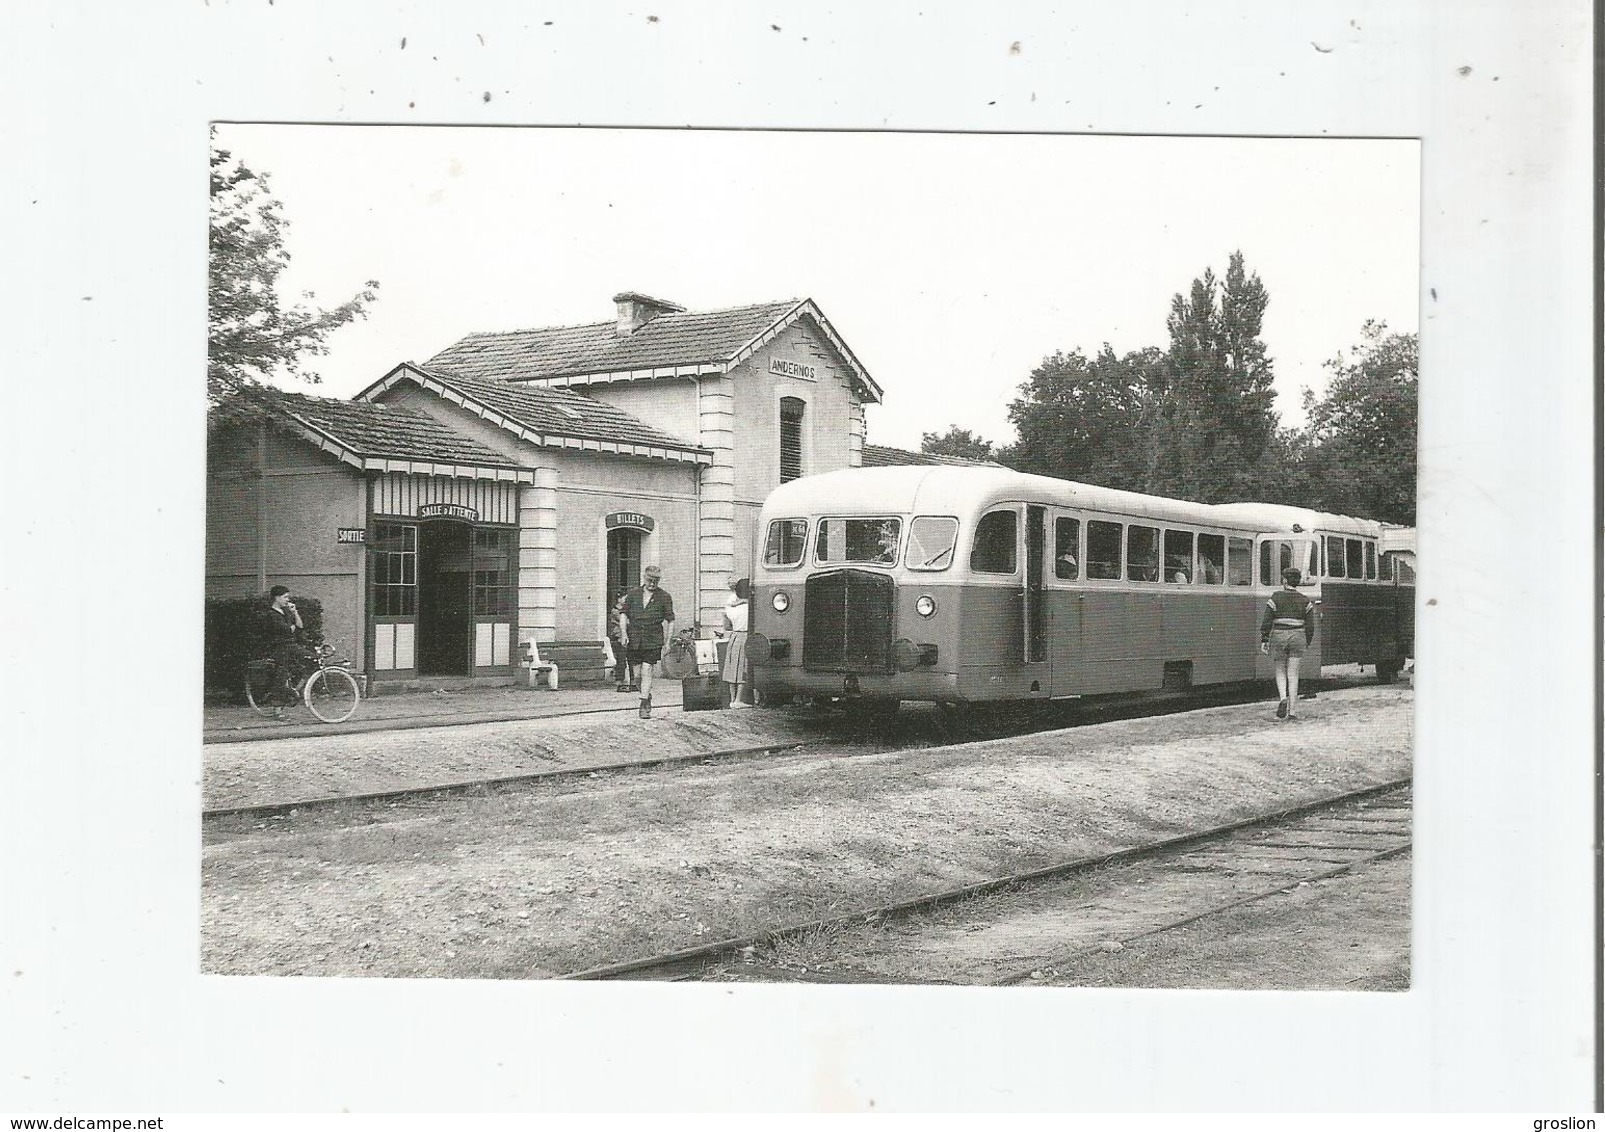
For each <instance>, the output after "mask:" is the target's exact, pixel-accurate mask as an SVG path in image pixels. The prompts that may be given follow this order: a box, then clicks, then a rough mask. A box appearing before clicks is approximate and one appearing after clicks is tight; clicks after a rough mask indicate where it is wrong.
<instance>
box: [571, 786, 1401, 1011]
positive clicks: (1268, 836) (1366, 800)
mask: <svg viewBox="0 0 1605 1132" xmlns="http://www.w3.org/2000/svg"><path fill="white" fill-rule="evenodd" d="M1409 802H1410V779H1409V778H1402V779H1397V780H1395V781H1391V782H1387V783H1383V784H1380V785H1377V786H1372V787H1367V788H1365V789H1362V790H1355V791H1349V792H1346V793H1343V794H1339V795H1335V796H1333V797H1329V798H1324V799H1321V800H1320V801H1317V802H1312V803H1309V804H1306V805H1303V806H1298V807H1295V808H1292V809H1285V810H1280V811H1277V812H1275V813H1270V814H1263V815H1259V816H1257V817H1254V818H1249V819H1245V820H1243V821H1238V822H1232V823H1229V824H1226V825H1221V826H1217V827H1215V828H1212V829H1207V830H1201V831H1198V832H1195V833H1190V834H1185V835H1182V836H1179V837H1174V838H1169V839H1166V840H1163V841H1158V842H1153V843H1150V844H1146V845H1139V846H1133V847H1131V848H1129V849H1123V850H1120V851H1117V852H1114V853H1108V854H1103V855H1099V856H1095V857H1083V858H1077V859H1074V860H1069V861H1064V862H1060V863H1058V864H1054V865H1050V866H1047V867H1044V868H1038V869H1032V870H1030V871H1027V872H1021V873H1015V874H1012V875H1010V876H1003V877H997V878H994V879H991V880H987V881H982V882H979V883H976V884H969V885H964V886H962V887H958V888H952V889H947V890H944V891H941V892H933V893H928V894H926V895H923V896H918V897H915V898H912V899H909V900H903V901H899V902H897V903H895V904H887V905H882V906H878V907H872V908H862V909H858V910H855V911H853V912H849V913H847V914H845V915H840V916H834V917H829V918H826V919H819V920H812V921H808V922H805V923H797V924H790V925H786V926H783V927H777V928H774V929H771V930H768V931H765V932H763V933H761V934H758V935H752V936H747V937H743V938H740V939H724V940H718V941H715V942H712V943H707V944H702V945H699V946H697V947H691V948H684V949H681V950H677V951H673V952H668V953H665V954H661V955H654V956H648V957H644V958H641V959H637V960H632V961H629V962H623V963H614V964H610V965H607V966H603V967H594V968H590V969H588V970H583V971H575V972H572V973H570V974H568V975H566V976H564V978H567V979H576V980H616V979H633V980H643V981H677V982H683V981H699V980H705V979H709V978H715V979H732V980H739V979H741V978H742V967H744V966H746V965H748V964H756V963H757V962H758V956H759V955H761V954H773V953H775V952H776V951H777V950H778V949H779V948H780V947H782V946H783V945H784V944H785V943H786V942H787V941H793V940H800V939H810V938H812V939H818V938H826V937H829V936H831V935H832V933H835V932H841V931H844V930H845V931H851V930H854V929H858V928H861V927H865V926H884V925H887V924H892V923H907V922H908V921H910V920H911V919H914V918H916V917H919V916H921V915H922V914H926V913H932V912H935V911H937V910H940V909H943V908H946V907H949V906H953V905H957V904H959V903H960V902H963V901H967V900H973V899H975V898H977V897H982V896H985V895H988V894H992V893H1000V892H1010V893H1021V892H1027V891H1029V890H1031V889H1034V888H1035V889H1041V888H1047V887H1052V886H1058V885H1063V884H1064V883H1065V882H1069V881H1076V880H1082V879H1085V878H1087V877H1090V876H1093V875H1095V874H1096V873H1098V872H1099V871H1100V870H1105V869H1108V868H1110V867H1111V866H1116V865H1126V864H1135V863H1139V862H1164V863H1165V864H1166V865H1168V866H1170V867H1172V868H1174V869H1178V870H1187V871H1190V872H1195V873H1197V872H1208V871H1211V870H1214V871H1217V872H1219V871H1222V870H1229V871H1232V872H1239V873H1240V872H1242V871H1244V870H1245V869H1246V871H1248V872H1250V873H1252V874H1256V875H1261V876H1263V877H1264V880H1263V882H1262V883H1261V884H1260V885H1259V886H1258V887H1256V888H1255V889H1254V890H1253V891H1251V892H1249V893H1247V894H1241V893H1238V894H1235V895H1233V897H1232V898H1231V899H1229V900H1226V901H1217V902H1215V903H1209V904H1207V905H1206V906H1203V907H1196V906H1195V907H1190V908H1189V910H1188V911H1187V912H1186V913H1185V914H1184V915H1180V916H1175V915H1172V916H1167V917H1161V918H1160V919H1159V920H1158V922H1152V919H1153V918H1152V917H1150V918H1149V921H1147V922H1140V923H1139V924H1138V926H1136V927H1134V929H1133V930H1131V931H1129V932H1125V933H1121V932H1116V933H1115V934H1114V938H1111V937H1110V934H1109V932H1108V931H1107V930H1100V932H1099V933H1098V935H1097V939H1096V942H1091V941H1088V942H1085V943H1083V944H1082V945H1079V946H1078V945H1076V944H1074V943H1072V944H1071V945H1070V946H1069V947H1066V948H1064V949H1063V950H1061V951H1059V952H1056V953H1050V954H1048V955H1047V956H1045V957H1038V958H1036V959H1034V960H1033V962H1032V963H1031V964H1029V965H1028V966H1021V967H1018V968H1016V969H1013V970H1004V971H997V972H993V973H991V974H990V975H989V976H988V977H986V978H984V979H982V980H980V981H981V982H983V983H985V984H990V985H1011V984H1020V983H1027V982H1036V981H1039V980H1042V979H1044V978H1047V979H1051V978H1052V977H1053V975H1054V974H1055V973H1056V969H1057V967H1059V966H1063V965H1065V964H1068V963H1070V962H1073V961H1075V960H1077V959H1078V958H1081V957H1084V956H1086V955H1088V954H1091V953H1093V952H1096V951H1099V950H1101V949H1102V950H1107V948H1108V947H1109V945H1110V944H1111V943H1114V944H1117V945H1120V946H1124V945H1125V944H1127V943H1130V942H1133V941H1136V940H1140V939H1142V938H1145V937H1149V936H1156V935H1159V934H1162V933H1164V932H1167V931H1173V930H1176V929H1178V928H1182V927H1185V926H1187V925H1189V924H1192V923H1195V922H1198V921H1201V920H1204V919H1206V918H1208V917H1211V916H1216V915H1220V914H1222V913H1226V912H1229V911H1232V910H1235V909H1239V908H1242V907H1246V906H1248V905H1251V904H1253V903H1255V902H1258V901H1261V900H1266V899H1269V898H1271V897H1274V896H1277V895H1279V894H1281V893H1284V892H1286V891H1288V890H1289V889H1290V888H1293V887H1297V886H1299V885H1300V884H1308V883H1314V882H1316V881H1319V880H1324V879H1327V878H1331V877H1336V876H1340V875H1342V874H1344V873H1347V872H1352V871H1355V870H1357V869H1362V868H1364V867H1366V866H1368V865H1370V864H1374V863H1376V862H1379V861H1383V860H1386V859H1388V858H1390V857H1394V856H1398V855H1400V854H1403V853H1406V852H1408V851H1409V849H1410V808H1409ZM1138 920H1140V917H1139V918H1138ZM1134 922H1137V921H1134ZM1105 927H1106V926H1105ZM803 974H804V976H805V978H804V979H803V981H813V980H809V979H807V978H806V974H807V973H806V972H804V973H803ZM817 977H818V972H816V978H817ZM821 981H824V980H821ZM828 981H861V982H873V981H881V980H879V979H877V978H875V977H866V978H862V979H849V980H843V979H841V978H840V977H832V978H830V979H829V980H828ZM938 981H940V980H938Z"/></svg>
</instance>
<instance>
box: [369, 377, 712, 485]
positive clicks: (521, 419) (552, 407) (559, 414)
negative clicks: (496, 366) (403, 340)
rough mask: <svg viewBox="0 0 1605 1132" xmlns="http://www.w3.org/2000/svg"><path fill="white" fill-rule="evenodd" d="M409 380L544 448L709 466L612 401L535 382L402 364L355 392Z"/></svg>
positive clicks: (704, 453)
mask: <svg viewBox="0 0 1605 1132" xmlns="http://www.w3.org/2000/svg"><path fill="white" fill-rule="evenodd" d="M403 381H408V382H411V383H413V384H415V385H417V386H419V387H420V388H423V389H426V390H428V391H429V392H431V393H434V394H435V395H436V396H438V397H441V398H444V399H445V400H447V401H451V402H452V403H454V404H457V405H460V406H462V407H463V408H464V409H467V410H468V411H469V412H471V413H475V414H477V415H478V416H480V417H483V418H484V419H485V420H487V421H490V422H491V423H492V424H495V425H497V426H499V427H501V428H504V429H506V430H507V431H509V432H511V433H513V434H514V435H516V436H518V437H520V438H521V439H523V440H527V441H529V442H530V443H532V444H538V445H541V446H543V447H555V448H573V449H580V450H588V451H593V452H609V453H615V454H618V455H626V456H645V457H648V458H653V459H660V460H683V461H689V462H691V463H698V464H709V463H712V462H713V453H712V452H711V451H709V450H708V449H706V448H702V447H700V446H699V445H697V444H694V443H693V442H691V441H689V440H685V439H683V438H682V437H678V436H674V435H671V434H670V433H667V432H663V431H662V430H660V429H656V428H653V427H652V426H651V425H649V424H647V423H646V422H645V421H643V420H641V419H640V418H639V417H636V416H632V415H631V414H630V413H627V412H625V411H624V410H623V409H620V408H618V407H616V406H614V405H609V404H607V403H606V402H604V401H599V400H597V399H596V398H595V397H587V396H585V395H584V394H581V393H573V392H570V391H568V390H566V389H548V388H545V387H542V386H538V385H528V384H519V383H512V382H508V381H504V380H500V379H496V378H486V377H474V376H468V375H465V374H461V373H447V372H442V371H437V370H435V369H434V368H433V367H429V366H420V365H416V364H414V363H412V362H403V363H402V364H401V365H399V366H397V367H396V368H395V369H393V370H391V371H390V373H388V374H387V375H386V376H385V377H383V378H381V379H380V380H379V381H377V382H375V383H374V384H373V385H370V386H369V387H368V388H367V389H364V390H363V391H362V392H361V393H358V394H357V397H358V399H360V400H361V401H364V402H370V401H373V399H375V398H377V397H379V396H380V395H381V394H383V393H384V392H385V390H387V389H390V388H392V387H394V386H395V385H396V384H398V383H399V382H403Z"/></svg>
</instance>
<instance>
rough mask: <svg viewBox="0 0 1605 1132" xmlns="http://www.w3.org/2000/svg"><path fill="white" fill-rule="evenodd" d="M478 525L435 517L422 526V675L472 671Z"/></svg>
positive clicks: (420, 655) (419, 659)
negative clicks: (474, 526) (476, 531)
mask: <svg viewBox="0 0 1605 1132" xmlns="http://www.w3.org/2000/svg"><path fill="white" fill-rule="evenodd" d="M473 647H474V574H473V528H472V527H471V526H469V524H467V523H462V522H457V521H454V520H447V519H432V520H430V521H428V522H424V523H420V524H419V529H418V674H419V675H420V676H471V675H473V671H474V670H473V664H474V655H473Z"/></svg>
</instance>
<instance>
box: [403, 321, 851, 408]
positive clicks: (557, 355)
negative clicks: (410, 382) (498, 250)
mask: <svg viewBox="0 0 1605 1132" xmlns="http://www.w3.org/2000/svg"><path fill="white" fill-rule="evenodd" d="M800 318H807V319H809V320H810V321H812V322H813V323H814V324H815V325H816V326H818V327H819V329H820V331H821V333H823V335H824V336H825V338H826V339H827V340H828V341H829V342H830V344H831V346H832V347H833V348H834V349H835V350H836V352H837V353H838V354H840V355H841V357H842V360H843V361H844V362H845V363H846V364H847V366H848V368H849V369H850V370H851V371H852V373H853V376H854V378H855V380H856V382H857V383H858V385H859V386H860V388H861V390H862V392H863V393H864V394H865V395H866V396H867V397H868V398H869V399H870V400H874V401H879V400H880V399H881V389H880V386H878V385H877V384H876V383H875V382H874V380H873V379H872V378H870V376H869V374H868V373H867V372H865V370H864V367H863V366H862V365H861V364H860V363H859V361H858V359H857V358H856V357H855V356H854V355H853V352H852V351H851V350H850V349H848V347H847V345H846V343H845V342H843V341H842V339H841V337H840V335H838V334H837V333H836V331H835V328H834V327H832V326H831V325H830V323H829V321H828V320H827V319H826V318H825V316H824V314H823V312H821V311H820V309H819V307H818V306H817V305H816V304H815V303H814V301H813V300H812V299H786V300H784V301H781V302H774V303H758V304H755V305H752V306H744V307H732V308H730V309H728V310H719V311H669V312H667V313H663V314H659V315H657V316H656V317H654V318H652V319H651V320H650V321H648V322H646V323H645V324H643V325H642V326H640V327H638V328H637V329H635V330H634V331H633V332H631V333H629V334H620V333H618V331H617V326H616V323H615V322H595V323H588V324H586V325H584V326H553V327H544V328H536V329H531V330H511V331H505V332H500V333H484V334H470V335H468V336H467V337H466V338H463V339H462V340H460V341H458V342H456V343H454V344H453V345H451V346H448V347H447V348H446V349H444V350H442V351H441V352H440V353H438V354H436V355H435V356H434V357H432V358H430V359H429V360H428V361H427V362H425V363H424V366H423V368H425V369H427V370H429V371H431V372H433V373H437V374H441V375H447V374H449V375H452V376H461V377H474V378H481V379H493V380H497V381H503V382H531V383H540V384H543V385H580V384H587V383H593V382H602V381H624V380H640V379H643V378H655V377H689V376H695V375H697V374H702V373H728V372H729V371H730V370H731V369H733V368H734V367H735V366H737V365H739V364H740V363H741V362H742V361H744V360H745V359H746V358H747V357H749V356H751V354H752V353H753V352H754V351H755V350H757V349H758V348H759V347H761V346H762V345H763V344H764V343H766V342H768V341H769V340H770V339H772V338H773V337H774V336H775V335H777V334H779V333H780V332H781V331H782V330H784V329H785V328H786V327H788V326H790V325H791V324H792V323H794V322H796V321H797V320H798V319H800Z"/></svg>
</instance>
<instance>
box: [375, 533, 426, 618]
mask: <svg viewBox="0 0 1605 1132" xmlns="http://www.w3.org/2000/svg"><path fill="white" fill-rule="evenodd" d="M368 562H369V564H370V567H369V568H370V569H371V570H372V572H373V615H374V616H375V617H412V616H414V615H415V614H416V613H417V612H418V528H417V527H415V526H413V525H412V524H411V523H375V524H374V526H373V545H372V546H370V547H369V548H368Z"/></svg>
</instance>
